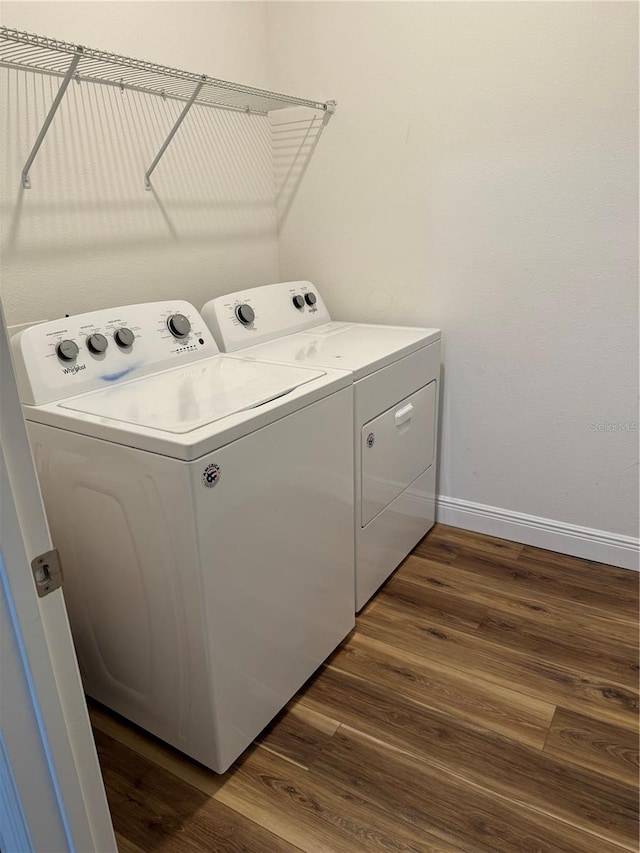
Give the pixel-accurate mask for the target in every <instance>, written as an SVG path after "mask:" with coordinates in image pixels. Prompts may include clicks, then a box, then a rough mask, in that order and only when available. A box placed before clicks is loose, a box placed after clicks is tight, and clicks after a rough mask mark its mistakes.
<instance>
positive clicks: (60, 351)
mask: <svg viewBox="0 0 640 853" xmlns="http://www.w3.org/2000/svg"><path fill="white" fill-rule="evenodd" d="M79 352H80V350H79V349H78V345H77V344H76V342H75V341H69V340H66V341H60V343H59V344H57V345H56V355H57V356H58V358H59V359H60V360H61V361H74V360H75V358H76V357H77V355H78V353H79Z"/></svg>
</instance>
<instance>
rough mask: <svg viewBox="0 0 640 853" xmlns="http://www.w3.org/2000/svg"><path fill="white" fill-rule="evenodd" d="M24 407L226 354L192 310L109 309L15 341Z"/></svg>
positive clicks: (163, 306)
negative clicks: (221, 352) (221, 350)
mask: <svg viewBox="0 0 640 853" xmlns="http://www.w3.org/2000/svg"><path fill="white" fill-rule="evenodd" d="M11 346H12V349H13V353H14V357H15V362H16V375H17V378H18V385H19V388H20V396H21V398H22V402H23V403H26V404H28V405H39V404H42V403H50V402H53V401H55V400H62V399H65V398H66V397H71V396H73V395H75V394H80V393H83V392H85V391H91V390H93V389H97V388H103V387H105V385H109V384H114V383H118V382H121V381H124V380H125V379H135V378H137V377H139V376H144V375H146V374H148V373H155V372H157V371H158V370H165V369H167V368H169V367H172V366H174V365H175V366H177V365H179V364H184V363H189V362H193V361H198V360H200V359H202V358H208V357H209V356H211V355H215V354H216V353H217V352H219V350H218V347H217V346H216V343H215V341H214V340H213V337H212V335H211V333H210V332H209V329H208V328H207V326H206V324H205V322H204V320H203V319H202V317H201V316H200V314H199V313H198V312H197V311H196V309H195V308H194V307H193V305H191V304H190V303H188V302H184V301H182V300H170V301H166V302H148V303H144V304H141V305H129V306H125V307H121V308H106V309H103V310H100V311H92V312H90V313H88V314H78V315H76V316H74V317H64V318H62V319H61V320H51V321H49V322H47V323H40V324H38V325H35V326H30V327H29V328H27V329H23V330H22V331H20V332H18V334H17V335H15V336H14V337H13V338H12V339H11Z"/></svg>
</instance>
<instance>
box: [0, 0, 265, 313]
mask: <svg viewBox="0 0 640 853" xmlns="http://www.w3.org/2000/svg"><path fill="white" fill-rule="evenodd" d="M80 8H81V9H82V13H81V14H80V11H79V10H80ZM1 12H2V23H3V24H5V25H6V26H11V27H17V28H19V29H24V30H27V31H29V32H34V33H37V34H39V35H48V36H54V37H56V38H60V39H63V40H65V41H71V42H74V43H81V44H85V45H88V46H90V47H97V48H101V49H104V50H109V51H112V52H115V53H121V54H124V55H126V56H133V57H135V58H137V59H146V60H150V61H152V62H158V63H161V64H165V65H170V66H174V67H177V68H182V69H185V70H188V71H194V72H198V73H206V74H208V75H210V76H213V77H221V78H222V79H230V80H236V81H238V82H242V83H247V84H249V85H257V86H263V87H264V86H266V85H267V84H268V79H267V57H266V16H265V7H264V4H262V3H238V4H236V3H191V2H183V3H177V2H174V3H145V2H133V3H127V2H120V3H102V2H99V3H82V4H80V3H67V2H55V3H42V2H40V3H30V2H24V3H23V2H19V3H12V2H7V3H3V4H2V10H1ZM58 85H59V82H58V80H57V79H54V78H51V77H46V76H41V75H36V74H32V73H30V72H20V71H14V70H10V71H7V70H6V69H3V70H2V73H1V75H0V93H1V106H0V109H1V115H2V118H3V125H4V128H5V130H4V131H3V133H2V135H1V140H2V146H1V147H2V171H1V173H0V183H1V188H2V194H1V195H2V201H1V207H0V224H1V226H2V297H3V303H4V306H5V311H6V316H7V322H8V323H10V324H14V323H24V322H29V321H31V320H37V319H41V318H52V317H56V316H61V315H63V314H65V313H78V312H81V311H87V310H90V309H92V308H99V307H106V306H111V305H119V304H120V305H121V304H127V303H133V302H144V301H147V300H153V299H163V298H171V297H173V296H179V297H182V298H185V299H189V300H191V301H192V302H194V303H195V304H196V306H197V307H200V306H201V305H202V303H203V302H205V301H206V300H207V299H209V298H211V296H214V295H218V294H219V293H224V292H226V291H228V290H232V289H234V288H235V287H240V286H244V285H249V284H252V283H253V282H254V281H256V280H257V279H260V278H262V277H263V276H264V275H267V276H268V278H269V279H275V278H277V277H278V267H277V258H278V255H277V251H278V250H277V234H276V230H277V226H276V209H275V196H274V173H273V162H272V156H271V131H270V126H269V122H268V119H267V118H266V117H263V116H246V115H244V114H237V113H230V112H228V111H227V112H223V111H220V110H213V109H210V108H206V107H201V106H195V107H194V108H193V109H192V110H191V112H190V114H189V115H188V116H187V118H186V120H185V121H184V123H183V124H182V126H181V127H180V130H179V131H178V133H177V134H176V136H175V138H174V140H173V142H172V144H171V145H170V147H169V148H168V150H167V152H166V154H165V156H164V157H163V159H162V160H161V162H160V164H159V165H158V167H157V169H156V171H155V172H154V175H153V179H152V180H153V184H154V188H155V194H152V193H149V192H145V189H144V181H143V176H144V173H145V171H146V169H147V168H148V167H149V165H150V164H151V162H152V160H153V158H154V157H155V154H156V152H157V151H158V149H159V148H160V146H161V144H162V142H163V141H164V139H165V137H166V135H167V134H168V132H169V130H170V128H171V127H172V125H173V122H174V121H175V119H176V118H177V116H178V115H179V114H180V111H181V109H182V104H180V103H179V102H176V101H169V100H167V101H163V100H162V99H161V98H158V97H153V96H143V95H140V94H138V93H135V92H130V91H125V92H123V93H121V92H120V90H119V89H117V88H110V87H105V86H95V85H91V84H87V83H81V84H79V85H78V84H76V83H72V84H71V86H70V87H69V90H68V92H67V95H66V96H65V98H64V100H63V102H62V105H61V107H60V110H59V111H58V113H57V114H56V117H55V119H54V123H53V125H52V126H51V129H50V131H49V134H48V135H47V137H46V139H45V142H44V144H43V146H42V148H41V149H40V152H39V154H38V157H37V158H36V161H35V162H34V164H33V167H32V170H31V180H32V189H30V190H27V191H24V190H23V189H22V188H21V186H20V173H21V170H22V167H23V165H24V162H25V160H26V158H27V155H28V153H29V151H30V149H31V146H32V145H33V142H34V140H35V138H36V135H37V133H38V131H39V128H40V126H41V123H42V120H43V118H44V116H45V115H46V113H47V110H48V108H49V105H50V104H51V102H52V100H53V97H54V96H55V92H56V91H57V88H58Z"/></svg>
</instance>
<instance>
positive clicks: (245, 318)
mask: <svg viewBox="0 0 640 853" xmlns="http://www.w3.org/2000/svg"><path fill="white" fill-rule="evenodd" d="M236 317H237V318H238V320H240V322H241V323H242V325H243V326H248V325H249V324H250V323H253V321H254V320H255V318H256V315H255V311H254V310H253V308H252V307H251V305H238V307H237V308H236Z"/></svg>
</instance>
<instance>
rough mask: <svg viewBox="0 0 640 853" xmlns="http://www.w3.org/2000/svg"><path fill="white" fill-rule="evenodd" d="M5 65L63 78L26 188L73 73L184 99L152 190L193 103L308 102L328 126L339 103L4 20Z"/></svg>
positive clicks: (256, 105)
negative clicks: (125, 53) (73, 41)
mask: <svg viewBox="0 0 640 853" xmlns="http://www.w3.org/2000/svg"><path fill="white" fill-rule="evenodd" d="M0 67H4V68H12V69H18V70H22V71H31V72H34V73H38V74H47V75H50V76H54V77H59V78H61V84H60V88H59V89H58V92H57V94H56V97H55V98H54V101H53V103H52V105H51V107H50V109H49V112H48V114H47V117H46V119H45V120H44V123H43V125H42V129H41V130H40V133H39V134H38V137H37V139H36V141H35V144H34V146H33V148H32V150H31V153H30V154H29V157H28V158H27V162H26V163H25V166H24V169H23V170H22V185H23V187H24V188H25V189H29V188H30V187H31V181H30V178H29V171H30V169H31V166H32V165H33V162H34V160H35V158H36V156H37V154H38V151H39V149H40V147H41V145H42V142H43V140H44V138H45V136H46V134H47V131H48V130H49V128H50V126H51V123H52V121H53V119H54V116H55V114H56V112H57V110H58V108H59V106H60V104H61V102H62V99H63V98H64V95H65V92H66V90H67V88H68V86H69V83H70V82H71V80H73V79H75V80H76V81H77V82H78V83H80V82H87V83H99V84H101V85H104V86H115V87H117V88H119V89H120V91H121V92H124V91H125V90H131V91H135V92H142V93H144V94H150V95H156V96H158V97H161V98H162V99H164V100H166V99H172V100H177V101H182V102H183V103H184V105H185V106H184V109H183V110H182V113H181V114H180V116H179V118H178V119H177V121H176V122H175V124H174V125H173V127H172V129H171V131H170V133H169V135H168V136H167V138H166V140H165V141H164V143H163V145H162V147H161V148H160V150H159V151H158V153H157V155H156V157H155V159H154V160H153V162H152V164H151V166H150V167H149V168H148V169H147V171H146V173H145V176H144V184H145V188H146V189H147V190H150V189H151V180H150V179H151V173H152V172H153V171H154V169H155V168H156V166H157V165H158V163H159V161H160V159H161V158H162V156H163V155H164V153H165V151H166V149H167V147H168V146H169V144H170V143H171V140H172V139H173V137H174V136H175V133H176V131H177V130H178V128H179V127H180V125H181V123H182V121H183V120H184V118H185V117H186V115H187V113H188V112H189V110H190V109H191V107H192V106H193V105H194V104H201V105H203V106H208V107H216V108H218V109H223V110H235V111H240V112H245V113H257V114H259V115H268V114H269V113H270V112H271V111H272V110H280V109H285V108H287V107H306V108H308V109H310V110H314V111H316V112H321V113H323V116H322V118H323V123H322V126H323V127H324V126H325V125H326V123H327V121H328V120H329V118H330V117H331V116H332V115H333V114H334V112H335V108H336V105H335V101H326V102H325V101H313V100H308V99H306V98H299V97H295V96H294V95H284V94H281V93H278V92H271V91H269V90H267V89H256V88H255V87H253V86H244V85H242V84H240V83H231V82H229V81H227V80H218V79H216V78H214V77H207V76H205V75H202V74H194V73H192V72H190V71H181V70H179V69H177V68H170V67H169V66H166V65H158V64H157V63H153V62H146V61H142V60H139V59H133V58H131V57H127V56H119V55H118V54H115V53H107V52H106V51H103V50H97V49H95V48H90V47H86V46H81V45H77V44H71V43H70V42H65V41H60V40H59V39H54V38H50V37H48V36H38V35H34V34H32V33H27V32H24V31H23V30H16V29H11V28H9V27H4V26H0Z"/></svg>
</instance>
